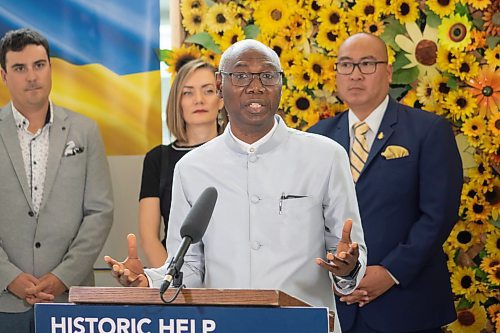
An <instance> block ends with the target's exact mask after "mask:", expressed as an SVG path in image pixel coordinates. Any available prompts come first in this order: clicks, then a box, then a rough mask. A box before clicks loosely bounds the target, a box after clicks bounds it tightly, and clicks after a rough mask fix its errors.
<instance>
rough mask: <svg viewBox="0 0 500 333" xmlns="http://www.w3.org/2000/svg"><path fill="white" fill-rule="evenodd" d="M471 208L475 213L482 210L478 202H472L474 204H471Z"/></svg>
mask: <svg viewBox="0 0 500 333" xmlns="http://www.w3.org/2000/svg"><path fill="white" fill-rule="evenodd" d="M472 210H473V211H474V213H476V214H481V213H482V212H483V210H484V206H483V205H480V204H474V206H472Z"/></svg>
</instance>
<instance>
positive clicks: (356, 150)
mask: <svg viewBox="0 0 500 333" xmlns="http://www.w3.org/2000/svg"><path fill="white" fill-rule="evenodd" d="M369 129H370V127H368V125H367V124H366V123H365V122H364V121H362V122H359V123H356V124H354V142H353V143H352V147H351V154H350V160H351V173H352V179H354V182H355V183H356V182H357V181H358V178H359V175H360V174H361V171H362V170H363V167H364V165H365V163H366V160H367V159H368V145H367V143H366V138H365V134H366V132H368V130H369Z"/></svg>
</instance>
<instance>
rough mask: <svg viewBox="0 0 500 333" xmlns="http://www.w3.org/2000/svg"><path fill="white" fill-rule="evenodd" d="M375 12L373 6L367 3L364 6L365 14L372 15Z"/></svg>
mask: <svg viewBox="0 0 500 333" xmlns="http://www.w3.org/2000/svg"><path fill="white" fill-rule="evenodd" d="M374 13H375V7H373V6H372V5H368V6H366V7H365V15H373V14H374Z"/></svg>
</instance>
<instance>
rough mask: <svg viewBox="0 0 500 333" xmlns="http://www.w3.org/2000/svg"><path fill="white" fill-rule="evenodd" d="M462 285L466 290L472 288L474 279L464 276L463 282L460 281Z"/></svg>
mask: <svg viewBox="0 0 500 333" xmlns="http://www.w3.org/2000/svg"><path fill="white" fill-rule="evenodd" d="M460 285H461V286H462V288H464V289H468V288H470V286H472V278H471V277H470V276H468V275H466V276H464V277H463V278H462V280H460Z"/></svg>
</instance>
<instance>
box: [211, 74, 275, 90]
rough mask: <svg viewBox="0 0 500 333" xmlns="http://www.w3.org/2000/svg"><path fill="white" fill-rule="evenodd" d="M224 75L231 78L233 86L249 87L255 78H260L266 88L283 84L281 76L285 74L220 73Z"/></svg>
mask: <svg viewBox="0 0 500 333" xmlns="http://www.w3.org/2000/svg"><path fill="white" fill-rule="evenodd" d="M219 73H221V74H224V75H229V76H230V77H231V82H232V83H233V85H235V86H238V87H246V86H248V85H249V84H250V83H251V82H252V81H253V78H254V77H255V76H258V77H259V80H260V82H261V83H262V85H264V86H275V85H277V84H280V83H281V76H282V75H283V72H262V73H246V72H234V73H228V72H222V71H221V72H219Z"/></svg>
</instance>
